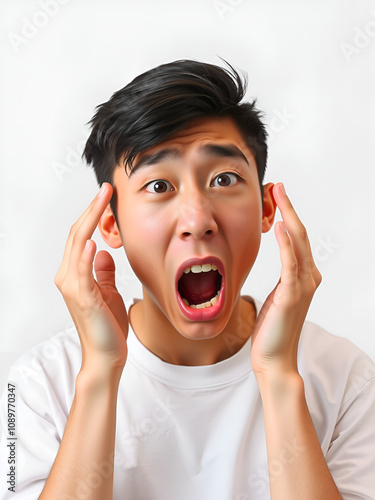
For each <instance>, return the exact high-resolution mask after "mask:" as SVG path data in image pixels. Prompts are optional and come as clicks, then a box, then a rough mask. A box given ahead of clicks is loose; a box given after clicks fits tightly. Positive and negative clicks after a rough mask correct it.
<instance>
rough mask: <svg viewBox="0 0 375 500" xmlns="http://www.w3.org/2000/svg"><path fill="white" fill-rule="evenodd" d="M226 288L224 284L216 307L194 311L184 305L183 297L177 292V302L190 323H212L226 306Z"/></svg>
mask: <svg viewBox="0 0 375 500" xmlns="http://www.w3.org/2000/svg"><path fill="white" fill-rule="evenodd" d="M224 296H225V288H224V284H223V283H222V284H221V288H220V295H219V298H218V300H217V302H216V304H215V305H214V306H211V307H205V308H202V309H192V308H191V307H189V306H187V305H186V304H184V303H183V301H182V298H181V295H180V294H179V293H178V292H177V302H178V305H179V306H180V309H181V311H182V313H183V314H184V315H185V316H186V317H187V318H188V319H189V320H190V321H210V320H213V319H215V318H217V317H218V316H219V314H220V312H221V310H222V307H223V304H224Z"/></svg>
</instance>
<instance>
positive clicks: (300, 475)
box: [258, 373, 341, 500]
mask: <svg viewBox="0 0 375 500" xmlns="http://www.w3.org/2000/svg"><path fill="white" fill-rule="evenodd" d="M258 384H259V387H260V391H261V397H262V403H263V409H264V422H265V432H266V443H267V455H268V469H269V476H270V490H271V499H272V500H285V499H286V498H287V499H288V500H300V499H301V498H303V499H304V500H327V498H329V499H330V500H340V499H341V496H340V493H339V491H338V489H337V487H336V485H335V483H334V481H333V479H332V476H331V474H330V471H329V469H328V466H327V464H326V462H325V459H324V456H323V453H322V451H321V447H320V443H319V440H318V437H317V435H316V432H315V428H314V425H313V422H312V419H311V416H310V413H309V410H308V407H307V403H306V399H305V394H304V384H303V380H302V378H301V377H300V376H299V375H298V373H293V374H289V375H287V376H265V377H263V378H259V379H258Z"/></svg>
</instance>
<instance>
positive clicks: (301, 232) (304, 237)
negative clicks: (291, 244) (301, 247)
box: [298, 224, 308, 240]
mask: <svg viewBox="0 0 375 500" xmlns="http://www.w3.org/2000/svg"><path fill="white" fill-rule="evenodd" d="M298 234H299V237H300V238H301V239H302V240H307V239H308V236H307V230H306V228H305V226H304V225H303V224H301V227H300V228H299V231H298Z"/></svg>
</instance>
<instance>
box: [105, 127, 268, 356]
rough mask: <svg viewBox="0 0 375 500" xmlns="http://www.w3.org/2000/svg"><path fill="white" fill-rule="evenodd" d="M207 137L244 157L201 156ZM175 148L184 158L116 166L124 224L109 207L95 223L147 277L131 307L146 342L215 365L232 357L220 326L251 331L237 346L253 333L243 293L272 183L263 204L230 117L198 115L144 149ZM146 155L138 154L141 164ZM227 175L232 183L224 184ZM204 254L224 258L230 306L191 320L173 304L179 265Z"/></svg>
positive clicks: (253, 166) (153, 348)
mask: <svg viewBox="0 0 375 500" xmlns="http://www.w3.org/2000/svg"><path fill="white" fill-rule="evenodd" d="M208 144H214V145H224V144H225V145H233V146H235V147H237V148H238V149H239V150H240V151H241V152H242V153H243V155H244V158H237V157H236V158H228V157H221V156H219V155H217V154H209V153H203V152H202V148H203V147H204V146H207V145H208ZM172 148H173V149H174V150H176V151H177V152H178V154H179V156H178V157H176V156H173V157H167V158H165V159H163V160H162V161H161V162H159V163H153V164H151V165H145V166H140V167H139V168H136V169H135V172H134V173H133V174H132V175H130V176H129V177H128V176H127V174H126V173H125V170H124V168H123V167H122V166H120V167H118V168H117V169H116V170H115V173H114V191H115V193H116V200H118V201H117V206H116V210H117V214H118V225H117V224H116V222H115V221H114V218H113V215H112V212H111V211H110V210H109V209H107V211H106V213H105V214H104V215H103V217H102V218H101V221H100V224H99V227H100V231H101V234H102V236H103V238H104V240H105V241H106V242H107V243H108V244H110V245H111V246H114V247H119V246H123V247H124V249H125V252H126V254H127V257H128V259H129V262H130V265H131V267H132V268H133V270H134V271H135V273H136V274H137V276H138V278H139V279H140V281H141V282H142V285H143V300H142V301H141V302H139V303H138V304H137V305H135V306H134V307H133V308H132V309H131V312H130V319H131V323H132V326H133V328H134V331H135V332H136V334H137V336H138V337H139V339H140V340H141V341H142V342H143V344H144V345H145V346H146V347H147V348H148V349H149V350H151V351H152V352H153V353H155V354H156V355H158V356H159V357H160V358H162V359H163V360H164V361H167V362H170V363H176V364H185V365H193V364H211V363H215V362H217V361H220V360H223V359H225V358H227V357H228V356H230V355H231V354H233V351H229V350H228V346H227V344H226V343H225V336H223V335H222V333H223V331H224V330H225V331H230V332H237V331H242V332H246V333H243V334H242V336H241V342H239V343H238V344H236V348H237V349H239V348H240V347H241V345H242V344H243V343H244V342H245V341H246V340H247V339H248V338H249V336H250V334H251V329H252V326H253V324H254V320H255V316H254V310H253V308H252V306H251V305H250V304H249V303H248V302H245V301H244V300H243V299H240V291H241V288H242V285H243V283H244V281H245V279H246V277H247V275H248V274H249V271H250V270H251V268H252V266H253V264H254V262H255V259H256V256H257V254H258V250H259V245H260V238H261V233H262V232H265V231H268V230H269V229H270V228H271V226H272V222H273V218H274V215H275V202H274V200H273V197H272V187H273V184H267V185H266V186H265V188H264V202H263V206H262V199H261V193H260V188H259V180H258V174H257V169H256V163H255V159H254V156H253V154H252V152H251V151H250V149H249V148H248V147H247V146H246V144H245V142H244V140H243V138H242V136H241V134H240V133H239V131H238V129H237V127H236V126H235V125H234V124H233V122H232V121H231V120H229V119H224V120H199V121H197V122H195V123H194V124H193V125H192V126H190V127H188V128H187V129H185V130H184V131H182V132H181V133H179V134H176V135H175V136H173V137H171V138H170V139H168V140H167V141H164V142H163V143H162V144H159V145H158V146H156V147H155V148H152V149H150V150H148V151H147V154H148V155H152V154H154V153H160V152H161V151H165V150H169V149H172ZM140 160H142V155H141V156H140V157H139V158H137V159H136V162H135V165H136V167H137V162H140ZM223 174H224V175H226V177H224V179H225V180H227V182H230V185H229V186H220V185H219V184H218V176H219V175H223ZM228 174H229V175H228ZM237 175H238V176H240V178H241V180H238V179H237V178H236V176H237ZM219 179H220V178H219ZM221 179H223V178H221ZM156 180H163V182H164V184H163V186H164V188H165V189H167V191H166V192H164V193H155V192H154V191H155V184H154V182H155V181H156ZM150 183H151V184H150ZM245 227H246V231H244V228H245ZM114 232H115V233H116V234H114ZM208 256H215V257H218V258H219V259H220V260H221V261H222V263H223V265H224V271H225V272H224V274H225V284H226V293H225V303H224V306H223V309H222V311H221V313H220V315H219V316H218V317H217V318H215V319H213V320H210V321H200V322H194V321H191V320H190V319H187V318H186V316H185V315H184V314H183V313H182V311H181V310H180V308H179V307H178V304H177V297H176V290H175V280H176V275H177V270H178V268H179V266H181V265H182V264H183V263H184V262H186V261H187V260H188V259H190V258H195V257H197V258H201V257H208ZM156 331H157V332H158V335H155V332H156ZM197 340H200V342H198V343H197V342H196V341H197Z"/></svg>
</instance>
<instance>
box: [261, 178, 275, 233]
mask: <svg viewBox="0 0 375 500" xmlns="http://www.w3.org/2000/svg"><path fill="white" fill-rule="evenodd" d="M273 187H274V184H273V183H272V182H269V183H268V184H265V185H264V186H263V190H264V195H263V216H262V233H267V232H268V231H269V230H270V229H271V227H272V225H273V221H274V220H275V215H276V207H277V205H276V201H275V198H274V197H273V192H272V191H273Z"/></svg>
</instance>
